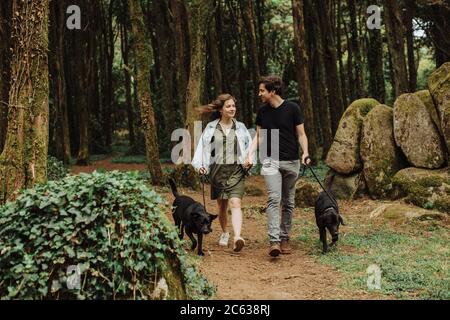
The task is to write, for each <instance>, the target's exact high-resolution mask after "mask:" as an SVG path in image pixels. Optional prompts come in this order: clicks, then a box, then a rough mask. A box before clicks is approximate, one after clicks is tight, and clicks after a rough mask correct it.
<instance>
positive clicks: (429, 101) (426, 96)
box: [414, 90, 444, 137]
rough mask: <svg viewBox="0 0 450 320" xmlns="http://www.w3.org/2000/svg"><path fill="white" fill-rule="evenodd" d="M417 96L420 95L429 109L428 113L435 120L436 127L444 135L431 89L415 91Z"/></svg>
mask: <svg viewBox="0 0 450 320" xmlns="http://www.w3.org/2000/svg"><path fill="white" fill-rule="evenodd" d="M414 94H415V95H416V96H418V97H419V99H420V100H422V102H423V104H424V105H425V107H426V108H427V110H428V113H429V114H430V116H431V119H432V120H433V123H434V124H435V126H436V128H437V129H438V131H439V133H440V134H441V136H442V137H443V136H444V135H443V133H442V128H441V121H440V120H439V115H438V111H437V109H436V106H435V105H434V102H433V97H432V96H431V94H430V91H429V90H420V91H417V92H416V93H414Z"/></svg>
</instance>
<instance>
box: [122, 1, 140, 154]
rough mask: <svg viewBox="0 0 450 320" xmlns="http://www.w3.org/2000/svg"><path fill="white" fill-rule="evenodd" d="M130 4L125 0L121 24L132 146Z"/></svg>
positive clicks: (134, 139) (131, 142) (133, 138)
mask: <svg viewBox="0 0 450 320" xmlns="http://www.w3.org/2000/svg"><path fill="white" fill-rule="evenodd" d="M127 9H128V4H127V0H123V10H124V12H123V15H124V17H123V19H124V20H123V22H122V26H121V33H120V35H121V51H122V59H123V64H124V67H123V74H124V79H125V103H126V108H127V119H128V140H129V142H130V146H134V145H135V143H136V138H135V133H134V110H133V109H134V108H133V101H132V97H131V74H130V70H131V65H130V62H129V56H130V44H129V38H128V28H129V17H128V10H127Z"/></svg>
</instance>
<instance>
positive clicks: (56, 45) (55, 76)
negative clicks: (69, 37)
mask: <svg viewBox="0 0 450 320" xmlns="http://www.w3.org/2000/svg"><path fill="white" fill-rule="evenodd" d="M65 10H66V6H65V1H52V2H51V3H50V33H49V38H50V44H51V50H50V53H49V55H50V56H49V63H50V66H49V67H50V74H51V79H52V82H51V83H52V91H53V101H54V105H55V109H56V121H55V125H56V128H55V129H56V130H55V135H54V136H55V140H56V153H57V156H58V158H59V159H62V160H63V162H64V163H65V164H68V163H70V160H71V151H70V134H69V118H68V110H67V90H66V76H65V70H64V64H65V58H64V30H65V29H66V26H65V19H64V17H65Z"/></svg>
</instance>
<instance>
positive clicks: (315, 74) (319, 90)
mask: <svg viewBox="0 0 450 320" xmlns="http://www.w3.org/2000/svg"><path fill="white" fill-rule="evenodd" d="M304 11H305V14H304V17H305V28H306V33H307V34H308V35H311V36H308V41H309V50H310V57H311V62H312V64H311V66H312V68H311V72H310V73H311V75H310V78H311V79H312V80H311V82H312V98H313V103H314V106H316V109H317V112H315V113H314V118H316V117H317V116H318V119H317V120H316V119H314V123H315V124H316V125H318V124H319V125H320V129H321V130H320V132H321V136H322V144H323V152H322V158H325V156H326V154H327V153H328V150H329V149H330V146H331V143H332V141H333V136H332V131H331V116H330V109H329V108H328V93H327V88H326V84H325V70H324V65H325V63H324V55H323V46H322V33H321V31H320V28H319V26H318V25H317V23H316V22H317V21H318V17H317V11H316V9H315V7H314V4H313V3H312V1H311V0H306V1H304ZM316 132H319V130H318V129H317V130H316ZM317 136H318V137H319V135H317Z"/></svg>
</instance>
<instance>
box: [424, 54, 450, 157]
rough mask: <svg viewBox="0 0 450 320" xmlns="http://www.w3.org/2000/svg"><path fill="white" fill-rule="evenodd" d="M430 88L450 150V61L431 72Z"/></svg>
mask: <svg viewBox="0 0 450 320" xmlns="http://www.w3.org/2000/svg"><path fill="white" fill-rule="evenodd" d="M428 89H429V90H430V93H431V96H432V97H433V101H434V104H435V106H436V108H437V111H438V114H439V119H440V125H441V130H442V134H443V135H444V139H445V143H446V145H447V150H450V62H446V63H444V64H443V65H442V66H440V67H439V68H438V69H436V70H435V71H434V72H433V73H432V74H431V76H430V77H429V78H428Z"/></svg>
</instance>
